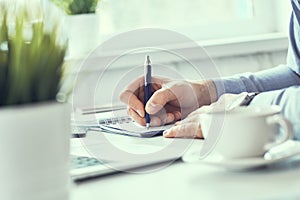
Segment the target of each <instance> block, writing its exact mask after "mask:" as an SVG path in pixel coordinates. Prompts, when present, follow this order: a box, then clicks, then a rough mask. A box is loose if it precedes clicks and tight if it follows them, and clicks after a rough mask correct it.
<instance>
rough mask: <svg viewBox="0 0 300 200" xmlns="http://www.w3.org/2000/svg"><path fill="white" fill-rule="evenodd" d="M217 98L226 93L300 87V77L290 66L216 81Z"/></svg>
mask: <svg viewBox="0 0 300 200" xmlns="http://www.w3.org/2000/svg"><path fill="white" fill-rule="evenodd" d="M214 84H215V86H216V90H217V96H218V97H220V96H221V95H222V94H224V93H234V94H238V93H241V92H266V91H271V90H279V89H282V88H287V87H290V86H293V85H300V76H299V74H297V73H295V72H294V71H293V70H292V69H290V68H289V67H288V66H284V65H282V66H278V67H275V68H271V69H268V70H264V71H261V72H256V73H245V74H239V75H236V76H232V77H228V78H221V79H216V80H214Z"/></svg>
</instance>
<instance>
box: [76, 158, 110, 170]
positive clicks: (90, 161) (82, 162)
mask: <svg viewBox="0 0 300 200" xmlns="http://www.w3.org/2000/svg"><path fill="white" fill-rule="evenodd" d="M102 164H104V162H103V161H101V160H98V159H96V158H91V157H85V156H72V157H71V168H72V169H79V168H84V167H90V166H96V165H102Z"/></svg>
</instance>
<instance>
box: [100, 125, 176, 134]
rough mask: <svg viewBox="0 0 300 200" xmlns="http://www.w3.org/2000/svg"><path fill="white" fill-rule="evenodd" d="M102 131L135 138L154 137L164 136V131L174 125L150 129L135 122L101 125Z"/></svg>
mask: <svg viewBox="0 0 300 200" xmlns="http://www.w3.org/2000/svg"><path fill="white" fill-rule="evenodd" d="M99 126H100V128H101V129H102V131H104V132H109V133H116V134H121V135H128V136H134V137H154V136H158V135H162V133H163V132H164V130H166V129H169V128H171V127H172V125H165V126H159V127H149V128H146V127H144V126H140V125H139V124H137V123H136V122H134V121H130V122H125V123H115V124H100V125H99Z"/></svg>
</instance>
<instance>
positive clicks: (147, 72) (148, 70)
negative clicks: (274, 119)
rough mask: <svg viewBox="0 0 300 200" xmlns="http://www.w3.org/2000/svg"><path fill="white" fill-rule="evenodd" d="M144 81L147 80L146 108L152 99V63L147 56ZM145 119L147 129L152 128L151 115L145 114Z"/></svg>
mask: <svg viewBox="0 0 300 200" xmlns="http://www.w3.org/2000/svg"><path fill="white" fill-rule="evenodd" d="M144 75H145V76H144V79H145V88H144V89H145V101H144V105H145V106H146V103H147V102H148V100H149V99H150V97H151V82H152V81H151V61H150V57H149V56H148V55H147V56H146V60H145V65H144ZM145 118H146V127H147V128H149V127H150V115H149V114H148V113H147V112H145Z"/></svg>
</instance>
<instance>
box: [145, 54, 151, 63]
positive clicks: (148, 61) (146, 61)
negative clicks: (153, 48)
mask: <svg viewBox="0 0 300 200" xmlns="http://www.w3.org/2000/svg"><path fill="white" fill-rule="evenodd" d="M145 64H147V65H150V64H151V61H150V56H149V55H146V60H145Z"/></svg>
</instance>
